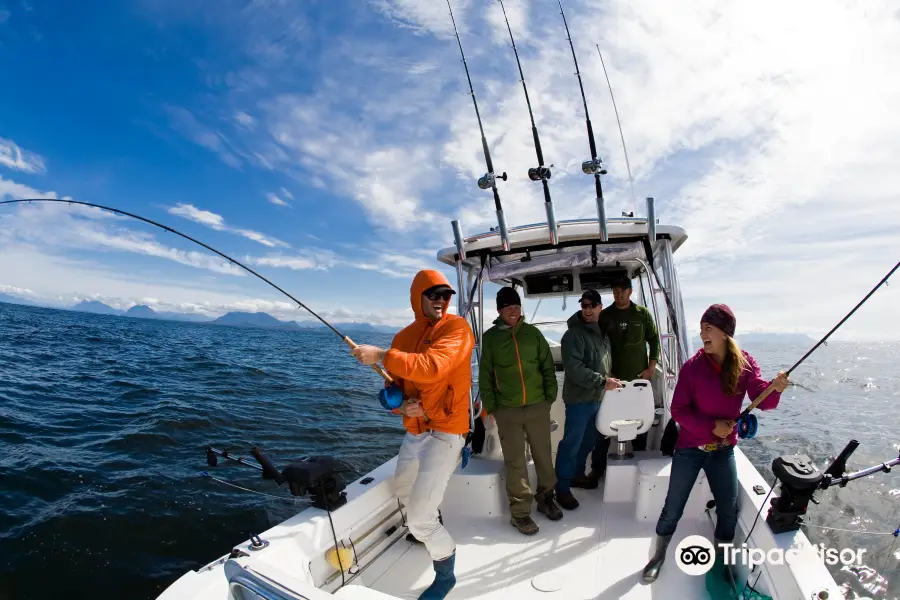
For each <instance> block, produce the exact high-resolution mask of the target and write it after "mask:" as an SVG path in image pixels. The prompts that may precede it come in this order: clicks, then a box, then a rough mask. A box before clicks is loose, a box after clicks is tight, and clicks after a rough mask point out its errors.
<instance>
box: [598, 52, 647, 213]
mask: <svg viewBox="0 0 900 600" xmlns="http://www.w3.org/2000/svg"><path fill="white" fill-rule="evenodd" d="M596 46H597V54H599V55H600V65H601V66H602V67H603V76H604V77H606V87H607V88H609V97H610V98H611V99H612V105H613V111H614V112H615V113H616V123H617V124H618V126H619V137H620V138H622V152H624V153H625V168H626V169H628V183H629V184H630V185H631V209H632V210H634V207H635V205H636V204H637V200H636V199H635V195H634V177H632V176H631V163H630V162H629V161H628V148H626V147H625V134H624V133H623V132H622V120H621V119H620V118H619V109H618V108H616V97H615V96H614V95H613V89H612V83H610V82H609V73H607V72H606V63H605V62H603V53H602V52H600V44H596Z"/></svg>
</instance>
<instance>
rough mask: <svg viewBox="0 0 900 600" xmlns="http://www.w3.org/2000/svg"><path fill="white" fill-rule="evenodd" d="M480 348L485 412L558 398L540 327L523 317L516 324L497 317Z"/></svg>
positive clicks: (480, 382)
mask: <svg viewBox="0 0 900 600" xmlns="http://www.w3.org/2000/svg"><path fill="white" fill-rule="evenodd" d="M481 347H482V349H481V364H480V365H479V376H478V389H479V391H480V392H481V401H482V404H483V406H484V410H485V412H487V413H492V412H494V411H496V410H497V409H498V408H500V407H502V406H510V407H512V406H525V405H527V404H537V403H538V402H545V401H546V402H550V403H551V404H552V403H553V401H554V400H556V392H557V388H558V386H557V383H556V368H555V366H554V364H553V356H552V355H551V354H550V345H549V344H548V343H547V340H546V339H545V338H544V334H542V333H541V331H540V329H538V328H537V327H535V326H534V325H530V324H528V323H526V322H525V319H524V318H520V319H519V322H518V323H516V325H515V326H514V327H510V326H509V325H507V324H506V323H504V322H503V320H502V319H500V318H497V320H496V321H494V326H493V327H491V328H490V329H488V330H487V331H485V332H484V338H483V339H482V343H481Z"/></svg>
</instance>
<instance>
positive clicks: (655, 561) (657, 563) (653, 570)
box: [644, 535, 672, 583]
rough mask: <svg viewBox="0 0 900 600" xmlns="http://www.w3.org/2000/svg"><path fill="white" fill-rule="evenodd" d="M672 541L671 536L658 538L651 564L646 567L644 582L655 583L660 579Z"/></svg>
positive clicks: (659, 536)
mask: <svg viewBox="0 0 900 600" xmlns="http://www.w3.org/2000/svg"><path fill="white" fill-rule="evenodd" d="M671 541H672V536H671V535H657V536H656V550H655V551H654V552H653V556H652V557H651V558H650V562H648V563H647V566H646V567H644V582H645V583H653V582H654V581H656V578H657V577H659V571H660V569H662V565H663V563H664V562H666V550H667V549H668V548H669V542H671Z"/></svg>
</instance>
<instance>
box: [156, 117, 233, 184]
mask: <svg viewBox="0 0 900 600" xmlns="http://www.w3.org/2000/svg"><path fill="white" fill-rule="evenodd" d="M165 109H166V112H168V113H169V119H170V120H171V124H172V128H173V129H175V131H177V132H178V133H180V134H181V135H183V136H184V137H186V138H187V139H188V140H190V141H191V142H193V143H195V144H197V145H198V146H202V147H204V148H206V149H207V150H210V151H212V152H215V153H216V154H217V155H218V156H219V158H221V159H222V162H224V163H225V164H226V165H228V166H229V167H233V168H235V169H239V168H241V166H242V165H243V162H242V161H241V159H240V158H238V156H237V150H236V149H235V148H234V147H233V146H232V144H231V142H230V141H229V140H228V138H227V137H225V135H224V134H222V133H221V132H219V131H217V130H215V129H212V128H210V127H207V126H206V125H203V124H202V123H200V122H199V121H198V120H197V118H196V117H195V116H194V115H193V114H192V113H191V112H190V111H189V110H187V109H186V108H183V107H180V106H166V107H165Z"/></svg>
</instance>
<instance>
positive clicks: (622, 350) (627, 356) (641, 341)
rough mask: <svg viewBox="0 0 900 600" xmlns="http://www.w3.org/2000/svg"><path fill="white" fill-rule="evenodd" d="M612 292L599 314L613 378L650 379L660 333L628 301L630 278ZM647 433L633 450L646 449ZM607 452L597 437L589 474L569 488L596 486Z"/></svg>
mask: <svg viewBox="0 0 900 600" xmlns="http://www.w3.org/2000/svg"><path fill="white" fill-rule="evenodd" d="M612 290H613V300H614V302H613V304H611V305H610V306H608V307H607V308H605V309H603V311H601V312H600V327H601V329H603V331H605V332H606V334H607V336H609V343H610V347H611V354H612V368H611V369H610V370H611V373H612V376H613V377H615V378H616V379H619V380H621V381H632V380H635V379H647V380H650V379H651V378H652V377H653V373H654V372H655V371H656V363H657V362H658V361H659V333H658V331H657V329H656V323H654V321H653V315H652V314H650V311H649V310H647V308H646V307H644V306H641V305H639V304H635V303H634V302H632V301H631V291H632V290H631V280H630V279H629V278H627V277H622V278H621V279H619V280H618V281H616V282H615V283H613V288H612ZM648 346H649V349H650V351H649V354H648V352H647V348H648ZM648 433H649V432H647V433H642V434H641V435H639V436H637V438H636V439H635V440H634V442H632V447H633V449H634V450H646V448H647V435H648ZM608 451H609V439H608V438H605V437H603V436H599V437H598V438H597V444H596V446H595V447H594V451H593V453H592V454H591V472H590V474H589V475H587V476H583V477H576V478H575V479H574V480H573V481H572V487H584V488H590V489H593V488H595V487H597V485H598V482H599V480H600V478H602V477H603V475H604V473H605V472H606V455H607V452H608Z"/></svg>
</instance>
